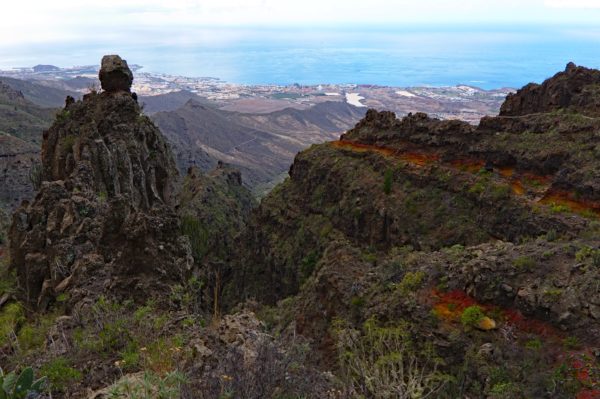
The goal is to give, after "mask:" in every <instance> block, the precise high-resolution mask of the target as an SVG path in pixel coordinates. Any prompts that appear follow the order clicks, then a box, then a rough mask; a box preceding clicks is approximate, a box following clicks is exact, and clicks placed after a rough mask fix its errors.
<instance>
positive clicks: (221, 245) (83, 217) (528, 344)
mask: <svg viewBox="0 0 600 399" xmlns="http://www.w3.org/2000/svg"><path fill="white" fill-rule="evenodd" d="M598 76H600V71H595V70H590V69H587V68H583V67H577V66H575V65H572V64H569V65H568V66H567V68H566V70H565V71H563V72H559V73H558V74H557V75H555V76H554V77H552V78H550V79H548V80H547V81H545V82H544V83H543V84H541V85H534V84H532V85H528V86H526V87H525V88H523V89H522V90H519V91H518V92H516V93H515V94H512V95H510V96H508V97H507V99H506V101H505V103H504V105H503V106H502V112H501V115H499V116H495V117H485V118H483V119H481V121H480V123H479V125H477V126H474V125H471V124H469V123H466V122H461V121H452V120H451V121H449V120H439V119H435V118H431V117H429V116H427V115H426V114H423V113H416V114H409V115H407V116H405V117H403V118H397V117H396V115H395V114H394V113H392V112H386V111H383V112H378V111H376V110H373V109H371V110H368V111H367V112H366V115H365V117H364V118H363V119H362V120H360V121H359V122H358V123H357V124H356V125H355V126H354V127H353V128H352V129H350V130H348V131H347V132H346V133H344V134H342V135H341V136H340V137H336V139H335V140H333V141H330V142H326V143H323V144H316V145H312V146H310V147H309V148H308V149H305V150H303V151H302V152H300V153H299V154H297V155H296V157H295V159H294V162H293V165H292V167H291V168H290V170H289V177H288V178H287V179H285V181H284V182H283V183H281V184H279V185H277V187H275V189H273V190H272V191H271V192H270V193H269V194H268V195H267V196H266V197H265V198H264V199H263V200H262V201H261V203H260V204H259V205H258V207H255V205H256V204H255V203H254V200H253V198H252V196H251V194H250V192H249V191H248V190H247V189H246V188H245V187H244V185H243V183H242V174H241V173H240V171H237V170H235V169H234V168H232V167H231V166H230V165H226V164H225V163H223V162H220V163H217V165H216V167H215V168H213V169H212V170H211V171H210V172H208V173H206V172H203V171H202V170H200V168H198V167H190V168H189V169H188V170H187V174H186V176H185V177H184V178H183V179H182V180H180V178H179V176H178V170H177V169H178V168H177V166H176V161H175V159H176V158H175V156H174V154H173V153H172V151H171V146H170V145H169V144H168V141H167V137H168V136H167V135H164V136H163V133H161V131H160V130H159V128H158V127H157V125H155V124H154V122H153V121H152V120H151V119H150V118H149V117H148V116H146V115H144V114H143V113H142V109H141V107H140V104H138V102H137V101H136V97H135V96H133V94H132V93H131V84H132V81H133V74H132V73H131V70H130V69H129V67H128V65H127V62H126V61H125V60H122V59H121V58H120V57H118V56H115V55H113V56H105V57H104V58H103V60H102V67H101V69H100V74H99V77H100V80H101V81H102V87H103V91H102V92H100V93H90V94H88V95H86V96H84V97H83V99H82V100H80V101H75V100H71V99H70V100H69V101H67V104H66V105H65V107H64V108H63V109H62V111H61V112H60V113H59V114H58V115H57V117H56V120H55V121H54V123H53V124H52V126H51V127H50V128H49V129H48V130H47V131H46V133H45V134H44V137H43V151H42V165H43V169H42V171H41V173H42V175H41V177H42V180H43V182H42V184H41V189H40V191H39V192H38V193H37V195H36V196H35V198H32V199H31V200H30V201H29V202H25V203H23V204H22V206H20V207H19V208H18V209H17V210H16V212H15V213H14V214H13V217H12V221H11V222H10V228H9V232H8V235H7V238H8V242H9V245H8V246H9V249H10V251H9V252H10V254H9V256H7V255H8V254H7V253H6V246H4V247H3V246H2V245H4V244H3V243H2V242H1V241H0V266H2V268H1V269H0V321H1V323H0V363H1V364H2V365H3V368H6V369H8V370H17V371H19V372H21V370H25V371H27V370H29V369H27V368H24V367H25V366H26V365H28V366H31V367H32V369H31V370H30V371H29V372H30V373H31V372H35V374H36V375H37V376H46V377H47V378H48V384H47V386H46V388H44V389H42V390H43V391H44V392H43V393H42V395H38V396H37V397H38V398H43V397H44V395H46V396H48V397H50V394H51V397H52V398H59V399H60V398H89V399H92V398H93V399H100V398H121V397H123V398H131V397H135V395H138V394H139V395H142V396H145V397H164V398H168V399H174V398H186V399H188V398H190V399H191V398H194V399H196V398H199V399H223V398H251V399H259V398H260V399H263V398H270V399H282V398H311V399H312V398H315V399H317V398H319V399H321V398H331V399H346V398H401V399H404V398H406V399H409V398H419V397H431V398H442V399H455V398H490V399H501V398H509V399H513V398H515V399H516V398H552V399H572V398H576V399H590V398H592V399H596V398H598V397H600V360H599V356H598V348H599V347H600V342H599V339H600V338H599V337H600V286H599V285H598V283H597V282H598V280H599V278H600V186H599V185H598V182H600V175H599V173H600V163H599V162H600V156H599V154H600V153H599V151H600V118H598V114H597V108H596V106H595V104H597V99H596V97H594V96H595V93H596V91H595V89H596V86H597V84H598V80H597V79H598ZM323 106H327V107H329V106H331V107H334V109H333V110H331V109H330V110H329V111H328V115H329V116H328V117H327V118H323V117H322V116H321V115H323V114H322V113H319V114H315V115H313V114H311V113H310V112H306V111H307V110H305V111H297V110H284V111H281V112H276V113H272V114H269V115H267V116H265V115H260V116H259V115H240V114H237V113H227V112H223V111H219V110H216V109H214V108H211V107H207V106H206V105H203V104H198V103H196V102H194V101H193V100H191V101H188V102H187V103H186V104H185V106H184V107H182V108H180V109H178V110H176V111H174V112H172V113H158V114H157V115H160V114H169V115H168V118H166V117H165V118H164V120H163V122H164V123H165V124H166V127H167V128H168V129H172V130H171V133H170V134H171V135H173V134H174V133H173V132H174V131H180V132H186V134H185V135H182V134H180V135H178V136H175V137H179V138H180V139H181V140H182V145H188V146H192V145H194V144H195V143H197V142H198V141H200V139H202V138H206V137H208V135H207V133H206V132H208V131H210V130H211V129H221V128H222V127H223V126H226V127H227V129H224V130H219V131H218V133H219V134H215V135H214V136H211V137H214V139H211V146H210V148H208V147H209V146H208V144H207V145H206V148H207V151H209V150H210V151H212V154H214V153H216V151H218V150H217V149H219V148H220V149H222V150H223V149H227V148H228V146H229V145H231V144H232V142H235V141H240V140H241V139H245V138H247V139H248V140H252V139H254V141H257V142H258V143H256V144H255V145H256V146H255V147H251V148H254V149H255V150H256V152H255V153H252V152H250V154H255V158H253V160H254V161H256V160H257V159H258V155H259V153H260V151H263V150H264V148H265V147H266V145H265V144H264V143H265V142H264V141H263V140H266V138H268V139H269V140H270V142H274V143H276V144H279V145H281V146H282V147H281V148H286V149H287V150H288V151H291V150H292V147H290V148H287V147H284V143H286V144H287V143H291V142H293V141H292V140H291V139H290V138H288V137H287V136H286V134H285V130H286V129H288V128H290V129H291V128H293V129H298V128H299V127H300V126H302V125H303V126H305V127H306V137H309V138H310V137H314V136H313V135H317V134H322V131H319V129H321V127H327V126H328V127H329V128H332V129H333V128H338V127H340V126H341V125H342V124H343V123H344V122H343V121H345V120H346V118H347V117H349V116H351V115H353V113H352V110H347V111H348V112H349V113H345V112H346V111H344V109H339V108H336V107H338V105H331V104H325V105H323ZM199 115H202V117H203V118H202V119H201V120H200V119H198V121H197V122H198V127H197V128H194V127H193V126H192V125H188V124H187V121H188V120H191V119H192V118H200V116H199ZM332 115H337V116H335V117H334V116H332ZM163 116H164V115H163ZM239 118H243V119H244V123H246V124H253V125H252V126H253V127H252V128H250V129H246V130H244V131H243V130H241V129H240V125H239V120H240V119H239ZM265 125H268V126H270V129H271V131H273V132H274V131H278V129H281V133H279V134H276V133H266V132H265V131H264V130H261V129H259V128H260V127H261V126H265ZM244 134H245V136H244ZM250 134H252V135H253V136H254V138H251V137H250ZM269 135H270V136H269ZM273 136H276V137H277V138H278V140H279V141H277V140H274V139H273ZM212 140H214V142H213V141H212ZM203 148H204V147H203ZM275 148H279V147H275ZM219 152H220V153H222V154H229V155H230V154H232V153H233V152H231V151H230V152H227V151H224V150H223V151H219ZM273 154H281V150H279V151H277V152H274V153H273ZM211 161H212V159H211ZM238 163H239V161H238ZM242 173H243V172H242ZM6 223H7V221H6V218H5V217H3V216H2V213H1V212H0V227H1V225H2V224H6ZM29 376H30V377H31V375H29ZM31 379H32V378H29V380H31ZM35 395H37V394H35ZM34 397H35V396H34Z"/></svg>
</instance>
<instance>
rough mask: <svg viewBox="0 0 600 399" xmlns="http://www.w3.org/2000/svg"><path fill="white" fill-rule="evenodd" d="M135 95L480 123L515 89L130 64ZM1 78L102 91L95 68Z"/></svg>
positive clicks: (38, 69)
mask: <svg viewBox="0 0 600 399" xmlns="http://www.w3.org/2000/svg"><path fill="white" fill-rule="evenodd" d="M131 69H132V71H133V72H134V75H135V79H134V84H133V90H134V91H135V92H136V93H137V94H138V95H139V96H156V95H162V94H168V93H173V92H178V91H188V92H191V93H194V94H196V95H197V96H199V97H203V98H205V99H207V100H210V101H213V102H215V103H217V104H218V105H219V107H220V108H222V109H225V110H229V111H238V112H249V113H261V112H273V111H276V110H280V109H284V108H290V107H291V108H298V109H305V108H308V107H310V106H313V105H315V104H318V103H321V102H325V101H345V102H348V103H349V104H351V105H354V106H357V107H370V108H377V109H387V110H391V111H394V112H396V113H397V114H398V115H403V114H406V113H408V112H419V111H425V112H428V113H429V114H430V115H432V116H434V117H438V118H441V119H462V120H466V121H468V122H471V123H477V122H478V120H479V119H480V118H481V117H482V116H483V115H494V114H496V113H497V111H498V109H499V107H500V104H501V103H502V101H503V100H504V98H505V97H506V95H507V94H508V93H510V92H511V91H514V90H513V89H511V88H499V89H496V90H483V89H480V88H477V87H473V86H469V85H456V86H447V87H387V86H375V85H365V84H326V83H324V84H318V85H299V84H292V85H286V86H281V85H270V84H266V85H245V84H236V83H230V82H226V81H223V80H221V79H219V78H216V77H186V76H175V75H168V74H161V73H149V72H144V71H143V67H142V66H140V65H131ZM0 75H2V76H8V77H12V78H17V79H24V80H35V81H39V83H42V84H45V85H49V86H53V87H56V88H61V89H65V90H71V91H75V92H78V93H81V94H83V93H85V92H87V91H89V90H91V89H93V88H94V87H98V80H97V76H98V67H97V66H76V67H71V68H59V67H56V66H53V65H36V66H34V67H31V68H14V69H10V70H0Z"/></svg>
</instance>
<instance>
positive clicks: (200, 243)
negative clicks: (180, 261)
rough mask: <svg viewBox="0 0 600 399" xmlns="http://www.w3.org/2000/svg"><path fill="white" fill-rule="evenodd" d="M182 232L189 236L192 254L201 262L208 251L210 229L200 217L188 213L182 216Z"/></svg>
mask: <svg viewBox="0 0 600 399" xmlns="http://www.w3.org/2000/svg"><path fill="white" fill-rule="evenodd" d="M181 233H182V234H183V235H184V236H187V237H188V238H189V240H190V244H191V245H192V255H193V256H194V259H195V260H196V262H200V261H201V260H202V258H203V257H204V255H205V254H206V252H207V251H208V231H207V230H206V228H205V227H204V226H203V225H202V224H201V223H200V221H199V220H198V219H196V218H195V217H193V216H189V215H186V216H183V217H182V218H181Z"/></svg>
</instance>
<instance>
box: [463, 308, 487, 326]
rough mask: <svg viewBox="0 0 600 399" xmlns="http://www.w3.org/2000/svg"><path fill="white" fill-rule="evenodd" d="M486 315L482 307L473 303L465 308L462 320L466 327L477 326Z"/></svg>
mask: <svg viewBox="0 0 600 399" xmlns="http://www.w3.org/2000/svg"><path fill="white" fill-rule="evenodd" d="M484 317H485V314H484V313H483V310H482V309H481V307H479V306H477V305H473V306H469V307H468V308H466V309H465V310H463V312H462V315H461V316H460V321H461V323H462V324H463V326H465V327H476V326H477V325H478V324H479V322H481V320H482V319H483V318H484Z"/></svg>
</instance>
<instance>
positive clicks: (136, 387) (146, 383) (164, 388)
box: [107, 371, 186, 399]
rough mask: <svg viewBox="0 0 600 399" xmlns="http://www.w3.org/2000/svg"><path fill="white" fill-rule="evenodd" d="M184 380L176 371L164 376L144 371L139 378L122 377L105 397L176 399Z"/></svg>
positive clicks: (113, 398)
mask: <svg viewBox="0 0 600 399" xmlns="http://www.w3.org/2000/svg"><path fill="white" fill-rule="evenodd" d="M185 381H186V378H185V376H184V375H183V374H182V373H180V372H177V371H173V372H170V373H167V374H165V375H164V376H160V375H158V374H155V373H151V372H145V373H144V376H143V377H142V378H141V379H137V378H134V377H124V378H122V379H121V380H119V381H118V382H117V383H115V384H114V385H113V386H112V387H111V389H110V390H109V392H108V395H107V397H108V398H109V399H121V398H131V399H134V398H135V399H153V398H160V399H176V398H180V397H181V396H180V392H181V385H182V384H183V383H184V382H185Z"/></svg>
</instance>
